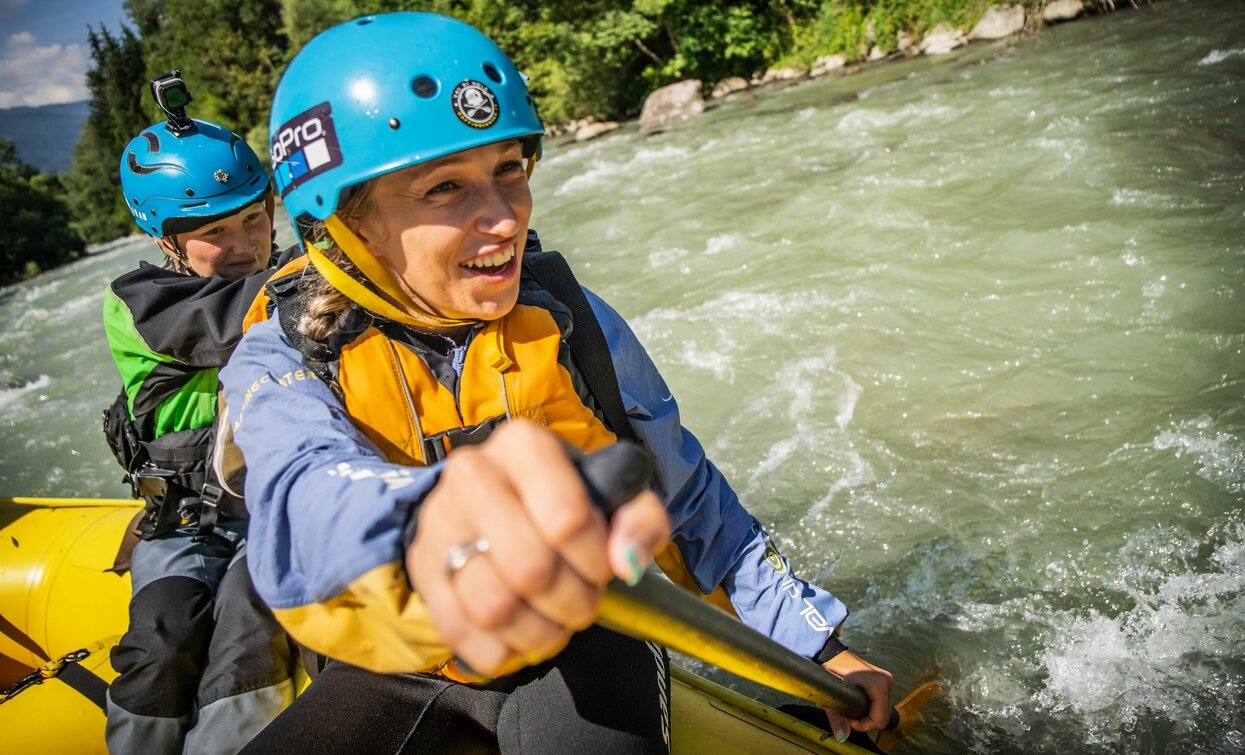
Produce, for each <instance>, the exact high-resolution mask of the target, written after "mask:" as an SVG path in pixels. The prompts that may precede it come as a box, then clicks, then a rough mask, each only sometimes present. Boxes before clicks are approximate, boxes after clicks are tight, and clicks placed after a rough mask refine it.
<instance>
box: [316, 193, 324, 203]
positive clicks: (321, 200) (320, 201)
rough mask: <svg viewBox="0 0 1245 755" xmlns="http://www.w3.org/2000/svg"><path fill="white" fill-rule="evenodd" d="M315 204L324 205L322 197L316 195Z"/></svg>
mask: <svg viewBox="0 0 1245 755" xmlns="http://www.w3.org/2000/svg"><path fill="white" fill-rule="evenodd" d="M316 204H319V205H322V204H324V197H322V196H320V195H319V194H317V195H316Z"/></svg>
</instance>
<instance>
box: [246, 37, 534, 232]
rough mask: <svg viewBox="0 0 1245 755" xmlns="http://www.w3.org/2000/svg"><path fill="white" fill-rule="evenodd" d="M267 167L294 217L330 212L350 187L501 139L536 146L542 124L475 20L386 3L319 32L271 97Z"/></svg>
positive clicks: (519, 79)
mask: <svg viewBox="0 0 1245 755" xmlns="http://www.w3.org/2000/svg"><path fill="white" fill-rule="evenodd" d="M268 133H269V136H270V139H269V141H270V145H271V149H272V169H273V175H274V176H275V179H276V185H277V189H278V190H279V191H280V193H281V199H282V201H283V202H284V203H285V207H286V210H288V211H289V214H290V217H291V218H292V219H298V218H299V217H301V216H304V215H310V216H311V217H312V218H315V219H317V220H325V219H327V218H328V217H329V216H330V215H332V214H333V213H334V212H335V211H336V210H337V209H338V204H339V203H340V201H341V198H342V196H343V190H345V189H347V188H349V187H350V186H353V185H355V184H359V183H362V182H364V181H367V180H368V179H371V178H375V177H377V176H381V175H384V174H385V173H390V172H392V171H395V170H400V169H402V168H406V167H409V166H411V165H416V164H418V163H422V162H426V161H429V160H434V159H436V158H438V157H444V156H445V155H449V154H452V153H455V152H461V151H463V150H466V149H471V148H473V147H479V146H482V145H485V144H491V143H493V142H499V141H503V140H506V139H525V140H526V142H525V149H524V154H525V155H526V156H528V157H534V156H535V155H536V154H537V152H538V150H539V149H540V138H541V136H542V135H543V134H544V127H543V126H542V125H541V123H540V118H539V116H537V114H536V107H535V105H534V104H533V103H532V98H531V97H530V96H529V95H528V91H527V85H526V83H525V82H524V81H523V76H522V74H520V73H519V71H518V69H516V68H515V67H514V64H513V63H511V62H510V59H509V58H508V57H506V54H505V53H503V52H502V51H501V50H500V49H499V48H498V47H497V45H495V44H494V43H493V41H492V40H490V39H489V38H488V37H486V36H484V35H483V34H481V33H480V32H479V31H477V30H476V29H475V28H474V27H472V26H470V25H468V24H465V23H463V22H461V21H456V20H454V19H452V18H448V17H446V16H439V15H436V14H433V13H387V14H382V15H377V16H366V17H364V18H358V19H355V20H353V21H347V22H346V23H343V24H339V25H337V26H334V27H332V28H331V29H328V30H327V31H324V32H322V33H321V34H319V35H317V36H316V37H315V38H314V39H312V40H311V41H310V42H308V43H307V44H306V45H305V46H304V47H303V49H302V50H300V51H299V53H298V54H297V55H296V56H295V57H294V59H293V60H292V61H291V62H290V65H289V67H288V68H286V70H285V73H284V74H283V75H282V76H281V81H280V83H279V84H277V91H276V93H275V94H274V95H273V98H272V114H271V116H270V118H269V132H268Z"/></svg>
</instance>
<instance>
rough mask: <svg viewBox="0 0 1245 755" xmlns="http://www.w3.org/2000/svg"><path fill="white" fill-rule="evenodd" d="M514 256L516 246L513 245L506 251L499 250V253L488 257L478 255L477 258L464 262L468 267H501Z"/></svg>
mask: <svg viewBox="0 0 1245 755" xmlns="http://www.w3.org/2000/svg"><path fill="white" fill-rule="evenodd" d="M513 258H514V247H513V246H511V247H509V248H508V249H506V251H504V252H498V253H497V254H490V255H488V256H487V257H476V258H475V259H473V260H469V261H467V262H464V263H463V264H464V265H466V266H467V267H474V268H486V267H500V266H502V265H504V264H506V263H507V262H509V261H510V260H511V259H513Z"/></svg>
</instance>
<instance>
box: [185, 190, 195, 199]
mask: <svg viewBox="0 0 1245 755" xmlns="http://www.w3.org/2000/svg"><path fill="white" fill-rule="evenodd" d="M194 195H195V190H194V189H186V196H188V197H193V196H194Z"/></svg>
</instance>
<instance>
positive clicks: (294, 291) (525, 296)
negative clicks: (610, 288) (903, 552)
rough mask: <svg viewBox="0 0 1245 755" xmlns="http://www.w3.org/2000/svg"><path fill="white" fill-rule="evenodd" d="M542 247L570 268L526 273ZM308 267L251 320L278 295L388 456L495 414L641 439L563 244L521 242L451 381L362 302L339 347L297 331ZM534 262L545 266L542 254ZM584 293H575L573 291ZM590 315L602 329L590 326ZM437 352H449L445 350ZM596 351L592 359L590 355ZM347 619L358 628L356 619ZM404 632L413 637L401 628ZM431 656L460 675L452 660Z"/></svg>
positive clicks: (390, 574) (467, 438)
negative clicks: (516, 289) (510, 281)
mask: <svg viewBox="0 0 1245 755" xmlns="http://www.w3.org/2000/svg"><path fill="white" fill-rule="evenodd" d="M536 255H541V256H540V257H537V256H536ZM555 257H556V260H555V259H553V258H555ZM538 259H540V260H543V261H544V262H547V263H553V264H548V265H545V266H544V271H545V272H546V273H548V271H549V270H550V269H552V270H554V271H556V272H555V274H556V275H561V274H564V275H565V276H566V277H565V278H563V279H562V280H556V279H553V278H552V276H547V275H538V274H535V273H533V274H532V275H530V276H529V275H528V273H531V272H532V271H531V270H529V262H533V263H535V262H536V260H538ZM306 267H307V260H306V258H299V259H296V260H294V261H292V262H291V263H289V264H288V265H286V266H285V267H283V268H282V269H281V270H280V271H278V272H277V273H276V274H275V275H274V276H273V278H272V280H271V282H270V283H269V286H268V289H267V290H266V292H265V294H264V295H262V296H261V297H259V298H258V299H257V300H256V302H255V304H254V305H253V306H252V308H251V311H250V312H249V313H248V315H247V320H246V325H245V326H244V328H245V327H249V326H250V325H251V324H253V323H254V322H257V321H260V320H263V319H266V318H267V317H269V316H271V315H272V313H273V308H272V306H271V304H270V302H273V301H275V302H277V306H276V310H275V311H276V314H277V316H278V317H279V319H280V321H281V325H282V329H283V330H284V332H285V333H286V336H287V337H288V338H290V340H291V342H292V343H293V344H294V345H295V347H296V348H298V349H299V350H300V352H302V354H303V361H304V364H305V365H306V366H307V367H308V368H309V371H311V372H313V373H315V374H316V375H317V376H318V377H319V378H320V379H321V380H324V381H325V382H326V383H327V384H328V385H329V387H330V388H331V389H332V390H333V392H334V393H335V394H336V395H337V396H338V398H339V399H340V400H341V401H342V404H343V405H344V407H345V409H346V412H347V413H348V414H349V416H350V417H351V419H352V421H353V422H354V424H355V425H356V426H357V427H358V428H359V429H360V430H361V431H362V432H363V433H364V434H365V435H366V436H367V437H368V438H369V439H370V440H371V441H372V442H373V443H375V444H376V446H377V447H378V448H379V449H380V450H381V452H382V453H383V454H384V455H385V456H386V458H387V459H388V460H389V461H391V462H394V463H398V464H405V465H412V466H414V465H426V464H432V463H435V462H436V461H439V460H441V459H443V458H444V457H445V455H447V454H448V453H449V452H450V451H452V450H453V449H454V448H455V447H456V446H459V445H464V444H469V443H476V442H482V441H483V440H484V439H485V438H486V437H487V436H488V434H489V433H490V432H491V431H492V429H493V428H494V427H496V426H497V424H499V423H500V422H502V421H504V420H506V419H508V418H524V419H527V420H531V421H534V422H538V423H540V424H542V425H545V426H546V427H548V428H549V429H550V430H551V431H553V432H554V433H555V434H557V435H558V436H559V437H561V438H562V439H564V440H565V441H567V442H568V443H570V444H572V445H574V446H576V447H578V448H580V449H582V450H584V451H586V452H591V451H594V450H596V449H598V448H600V447H602V446H606V445H608V444H610V443H612V442H614V441H615V440H616V437H618V436H616V435H615V433H614V432H612V431H611V429H610V427H616V428H620V433H619V436H626V437H628V438H630V439H635V436H634V432H633V430H632V428H631V426H630V423H629V421H628V420H627V418H626V413H625V409H624V408H623V406H622V399H621V395H620V392H619V388H618V384H617V378H616V376H615V375H614V372H613V367H612V363H611V362H610V359H611V357H610V354H609V349H608V346H607V344H606V343H605V338H604V336H603V335H602V334H601V331H600V325H599V324H598V323H597V322H596V319H595V315H594V314H593V313H592V311H591V309H590V305H589V304H588V302H587V301H586V299H585V298H584V297H583V293H582V291H581V290H580V289H579V288H578V284H577V283H575V282H574V279H573V276H571V274H570V271H569V268H568V267H566V264H565V262H564V261H563V260H562V259H561V257H560V255H557V254H556V253H551V252H539V251H536V253H535V254H532V253H531V252H525V259H524V268H525V269H524V273H525V281H524V282H525V285H524V286H523V287H521V289H520V294H519V301H518V304H516V306H515V307H514V308H513V309H512V310H511V311H510V312H509V313H508V314H507V315H506V316H505V317H502V318H501V319H499V320H496V321H494V322H491V323H488V324H486V325H484V326H483V327H481V328H480V330H479V331H478V332H476V333H475V334H474V337H473V338H472V339H471V341H470V343H469V345H468V347H467V349H466V353H465V355H464V357H463V363H462V366H461V369H460V370H459V371H458V375H459V378H458V382H457V385H456V386H454V387H453V388H452V387H451V386H448V385H446V384H445V383H443V382H442V381H441V380H439V379H438V377H437V374H436V370H434V369H433V368H432V367H431V366H430V361H434V362H435V361H436V359H435V357H432V356H431V355H430V353H429V351H430V349H431V347H429V346H427V345H426V344H424V343H422V342H421V341H420V340H419V339H418V338H416V337H413V336H412V335H411V333H410V331H409V330H408V329H405V327H404V326H401V325H398V324H396V323H390V322H387V321H381V320H376V319H374V318H372V317H371V316H369V315H366V314H365V313H363V311H362V310H359V309H355V310H354V312H353V314H354V315H357V316H354V317H352V316H350V315H347V316H346V317H344V318H343V320H342V325H341V326H340V330H339V333H338V337H337V338H336V339H335V340H336V342H337V343H338V344H342V345H339V346H338V347H337V348H336V350H335V351H332V350H327V349H326V348H325V347H324V345H317V344H314V343H312V342H310V341H309V339H305V337H302V336H300V334H299V333H298V332H297V322H298V320H299V319H300V318H301V315H302V312H303V311H304V310H305V307H306V301H305V298H304V297H305V294H304V293H303V292H302V291H301V290H300V286H299V285H298V282H299V281H298V279H299V278H300V277H301V273H302V271H303V270H305V269H306ZM531 267H535V268H537V269H541V268H540V263H536V264H532V265H531ZM547 289H551V290H547ZM576 294H577V295H578V298H579V301H578V302H573V301H572V302H568V301H566V300H567V299H571V298H572V297H574V296H575V295H576ZM568 310H569V311H568ZM572 315H573V319H574V328H573V329H571V332H570V334H569V336H568V335H567V332H566V329H567V327H569V325H570V320H571V317H572ZM589 320H590V322H589ZM593 326H595V329H596V330H595V336H587V335H586V334H587V333H591V332H592V327H593ZM572 353H574V355H575V357H574V364H575V368H574V369H576V370H577V371H578V373H579V374H578V375H577V376H575V377H573V376H572V374H571V369H570V364H571V354H572ZM421 355H422V356H421ZM441 360H442V361H446V360H447V358H446V357H444V356H442V357H441ZM593 361H595V364H596V366H592V364H593ZM442 374H444V366H443V368H442ZM581 391H582V393H581ZM593 406H596V407H600V411H601V414H602V415H603V416H605V417H607V418H608V422H609V427H607V425H606V424H605V423H604V422H602V419H601V418H600V417H599V416H598V415H597V413H596V412H594V411H593V409H592V408H590V407H593ZM656 561H657V564H658V565H659V566H660V567H661V568H662V570H663V571H664V572H666V574H667V575H668V576H669V577H670V578H671V579H672V581H674V582H675V583H676V584H679V585H681V586H683V587H684V588H686V589H688V590H690V591H691V592H693V593H696V594H698V595H700V596H701V597H702V598H704V599H707V600H709V601H710V602H712V603H714V604H716V605H718V606H719V607H721V608H723V609H725V610H727V611H728V612H731V613H733V612H734V611H733V608H732V606H731V604H730V601H729V599H728V598H727V596H726V594H725V592H724V591H723V589H722V588H721V587H720V586H718V587H716V589H714V590H713V591H712V592H711V593H710V594H708V595H705V594H703V593H700V590H699V589H698V588H697V586H696V584H695V582H694V580H693V579H692V577H691V574H690V572H689V571H688V569H687V568H686V566H685V565H684V563H683V557H682V553H681V552H680V551H679V549H678V547H677V546H675V545H674V543H671V544H670V545H669V547H667V548H666V549H664V550H663V551H662V552H661V553H660V554H658V556H657V558H656ZM375 571H376V572H378V573H377V574H375V575H370V577H369V578H368V580H365V581H366V582H367V589H369V590H371V589H372V588H376V590H374V591H379V593H385V594H388V593H393V594H394V600H393V603H394V606H393V609H394V610H393V613H394V616H395V617H399V616H401V617H407V618H406V619H405V621H406V625H407V630H408V631H413V627H412V626H411V625H410V623H409V622H412V621H413V622H415V623H422V621H421V620H420V617H422V616H423V614H424V612H425V609H424V608H423V606H422V603H420V602H419V601H418V599H417V597H416V596H413V595H410V594H409V590H408V589H406V588H405V587H404V586H402V585H396V583H395V582H394V581H395V580H403V581H404V578H403V577H402V576H401V574H400V568H399V567H398V566H397V565H387V566H386V567H383V568H379V569H377V570H375ZM382 572H383V573H382ZM373 582H375V583H376V584H375V585H373V584H372V583H373ZM377 585H379V587H376V586H377ZM360 589H363V588H362V587H361V588H360ZM358 599H359V596H357V595H354V594H353V593H352V594H351V595H344V596H342V598H341V601H338V600H334V601H330V602H329V603H328V604H325V605H323V606H320V607H310V606H309V607H307V608H305V609H304V608H300V609H293V610H282V611H276V612H275V613H276V614H277V617H278V619H279V620H281V621H282V623H283V624H285V625H286V626H287V628H290V629H291V631H293V629H294V624H293V623H292V621H297V622H302V621H313V622H316V623H317V624H321V623H322V622H320V621H318V620H317V619H316V618H315V616H316V615H317V614H324V615H326V616H327V615H330V614H332V613H334V612H335V611H336V610H337V608H338V607H339V606H338V605H337V603H338V602H342V601H344V603H353V602H355V601H357V600H358ZM403 606H405V608H403ZM295 614H297V616H295ZM303 614H306V616H304V615H303ZM351 631H352V632H354V633H357V632H358V631H359V630H358V629H357V627H355V628H354V629H352V630H351ZM315 634H321V632H315ZM323 634H324V637H323V638H320V639H325V638H327V637H329V634H328V633H327V632H323ZM296 636H298V635H297V633H296ZM334 636H336V634H335V635H334ZM300 641H304V642H305V643H306V644H308V645H309V646H311V647H318V648H320V649H322V651H331V650H335V649H338V643H337V642H335V641H330V640H328V639H325V641H324V643H323V645H319V644H318V643H316V642H314V641H312V637H311V636H308V637H306V638H305V639H304V638H301V637H300ZM405 641H410V639H409V638H406V639H405V640H398V642H405ZM376 644H377V645H378V647H379V646H380V645H382V644H391V643H389V642H381V641H379V640H378V641H377V643H376ZM445 654H446V655H448V651H445ZM385 655H386V656H387V655H388V653H386V654H385ZM349 660H350V662H352V663H358V664H360V665H364V666H368V667H372V666H375V668H376V669H381V670H391V669H388V668H385V667H383V666H382V665H381V662H374V663H369V661H372V660H373V659H372V658H371V656H368V657H367V658H363V657H360V658H354V657H352V658H350V659H349ZM435 660H437V659H436V658H430V661H435ZM442 660H444V659H442ZM430 666H431V667H432V668H436V669H437V670H439V671H440V672H441V673H442V674H444V675H446V676H449V677H450V678H456V679H459V680H462V677H461V676H460V675H459V674H458V673H457V671H456V669H455V668H454V667H453V664H452V663H449V664H445V663H430ZM432 668H429V670H432ZM404 670H409V669H404Z"/></svg>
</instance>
